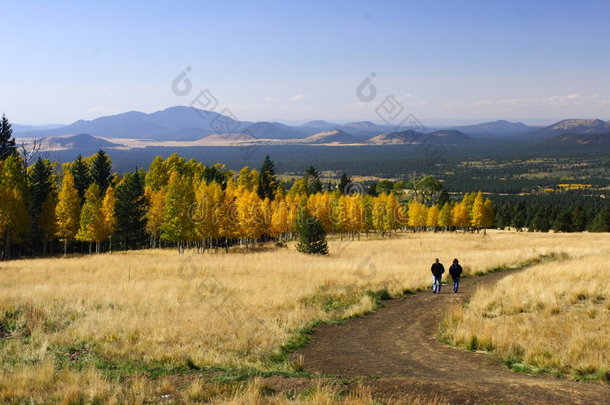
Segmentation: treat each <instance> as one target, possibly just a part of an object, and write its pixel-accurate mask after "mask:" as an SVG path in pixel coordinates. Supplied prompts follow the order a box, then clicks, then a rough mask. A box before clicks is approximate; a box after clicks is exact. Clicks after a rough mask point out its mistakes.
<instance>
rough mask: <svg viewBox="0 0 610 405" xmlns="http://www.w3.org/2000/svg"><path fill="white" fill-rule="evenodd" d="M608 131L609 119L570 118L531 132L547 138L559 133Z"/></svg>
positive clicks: (609, 128) (597, 132)
mask: <svg viewBox="0 0 610 405" xmlns="http://www.w3.org/2000/svg"><path fill="white" fill-rule="evenodd" d="M608 132H610V121H602V120H598V119H570V120H563V121H559V122H556V123H554V124H552V125H549V126H548V127H545V128H542V129H539V130H537V131H534V132H532V133H531V136H533V137H535V138H539V139H545V138H546V139H549V138H552V137H554V136H557V135H561V134H568V133H569V134H604V133H608Z"/></svg>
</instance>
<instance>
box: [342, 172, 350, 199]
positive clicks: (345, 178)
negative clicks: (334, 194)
mask: <svg viewBox="0 0 610 405" xmlns="http://www.w3.org/2000/svg"><path fill="white" fill-rule="evenodd" d="M351 182H352V179H350V178H349V176H348V175H347V174H345V173H341V177H339V191H340V192H341V193H342V194H347V193H349V191H350V190H348V189H347V185H348V184H350V183H351Z"/></svg>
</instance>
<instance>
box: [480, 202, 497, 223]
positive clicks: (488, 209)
mask: <svg viewBox="0 0 610 405" xmlns="http://www.w3.org/2000/svg"><path fill="white" fill-rule="evenodd" d="M494 219H495V213H494V207H493V202H492V201H491V199H489V198H486V199H485V214H484V215H483V223H482V225H481V226H482V227H483V228H490V227H492V226H493V224H494Z"/></svg>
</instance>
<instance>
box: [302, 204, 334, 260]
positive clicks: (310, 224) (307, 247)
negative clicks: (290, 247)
mask: <svg viewBox="0 0 610 405" xmlns="http://www.w3.org/2000/svg"><path fill="white" fill-rule="evenodd" d="M298 233H299V242H298V243H297V250H298V251H299V252H302V253H307V254H319V255H327V254H328V244H327V243H326V232H325V231H324V227H323V226H322V224H321V223H320V221H319V220H318V219H317V218H316V217H314V216H312V215H311V214H310V213H309V211H307V209H302V210H301V212H300V215H299V220H298Z"/></svg>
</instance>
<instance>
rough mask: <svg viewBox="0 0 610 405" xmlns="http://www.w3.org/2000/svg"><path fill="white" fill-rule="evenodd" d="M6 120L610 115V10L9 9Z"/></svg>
mask: <svg viewBox="0 0 610 405" xmlns="http://www.w3.org/2000/svg"><path fill="white" fill-rule="evenodd" d="M0 15H1V16H2V30H1V33H0V55H1V59H2V62H1V63H0V113H1V112H4V113H6V114H7V116H8V118H9V119H10V120H11V122H14V123H20V124H31V125H41V124H57V123H62V124H68V123H71V122H73V121H76V120H78V119H93V118H96V117H99V116H104V115H111V114H116V113H121V112H126V111H132V110H137V111H143V112H153V111H157V110H162V109H165V108H167V107H170V106H174V105H192V104H193V101H194V100H198V101H199V102H201V98H200V96H201V94H202V92H203V91H206V93H205V94H206V95H208V98H207V99H208V100H210V99H213V100H214V102H213V103H209V104H202V103H200V104H199V105H200V106H201V105H206V106H208V107H209V108H214V109H217V110H218V112H221V111H225V112H230V114H231V115H233V116H234V117H235V118H238V119H240V120H253V121H263V120H279V121H282V122H286V123H300V122H301V123H302V122H305V121H307V120H311V119H324V120H328V121H335V122H345V121H360V120H371V121H375V122H381V121H382V118H384V117H382V116H381V115H379V114H378V112H379V106H380V105H382V104H383V103H384V102H386V101H387V100H388V98H391V99H392V100H393V102H394V104H393V105H394V106H396V105H399V106H400V111H401V114H406V113H408V114H412V115H413V116H414V117H417V118H418V119H419V120H421V121H422V122H424V123H428V124H432V123H434V124H438V123H446V124H458V123H470V122H481V121H490V120H496V119H508V120H522V121H524V122H527V123H532V124H541V123H550V122H553V121H556V120H558V119H564V118H601V119H605V120H608V119H610V74H609V73H610V52H608V48H609V44H610V24H608V17H609V16H610V2H608V1H593V0H591V1H586V0H585V1H571V0H562V1H556V0H555V1H543V0H530V1H525V0H524V1H520V0H515V1H510V2H508V1H506V2H502V1H489V0H487V1H474V0H473V1H460V2H458V1H434V0H425V1H405V0H403V1H383V0H378V1H358V0H352V1H340V0H337V1H333V0H331V1H329V0H326V1H316V0H313V1H264V0H260V1H229V0H226V1H180V0H176V1H169V0H168V1H129V2H127V1H104V2H94V1H87V0H81V1H60V0H59V1H44V0H41V1H30V0H23V1H5V0H0Z"/></svg>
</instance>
